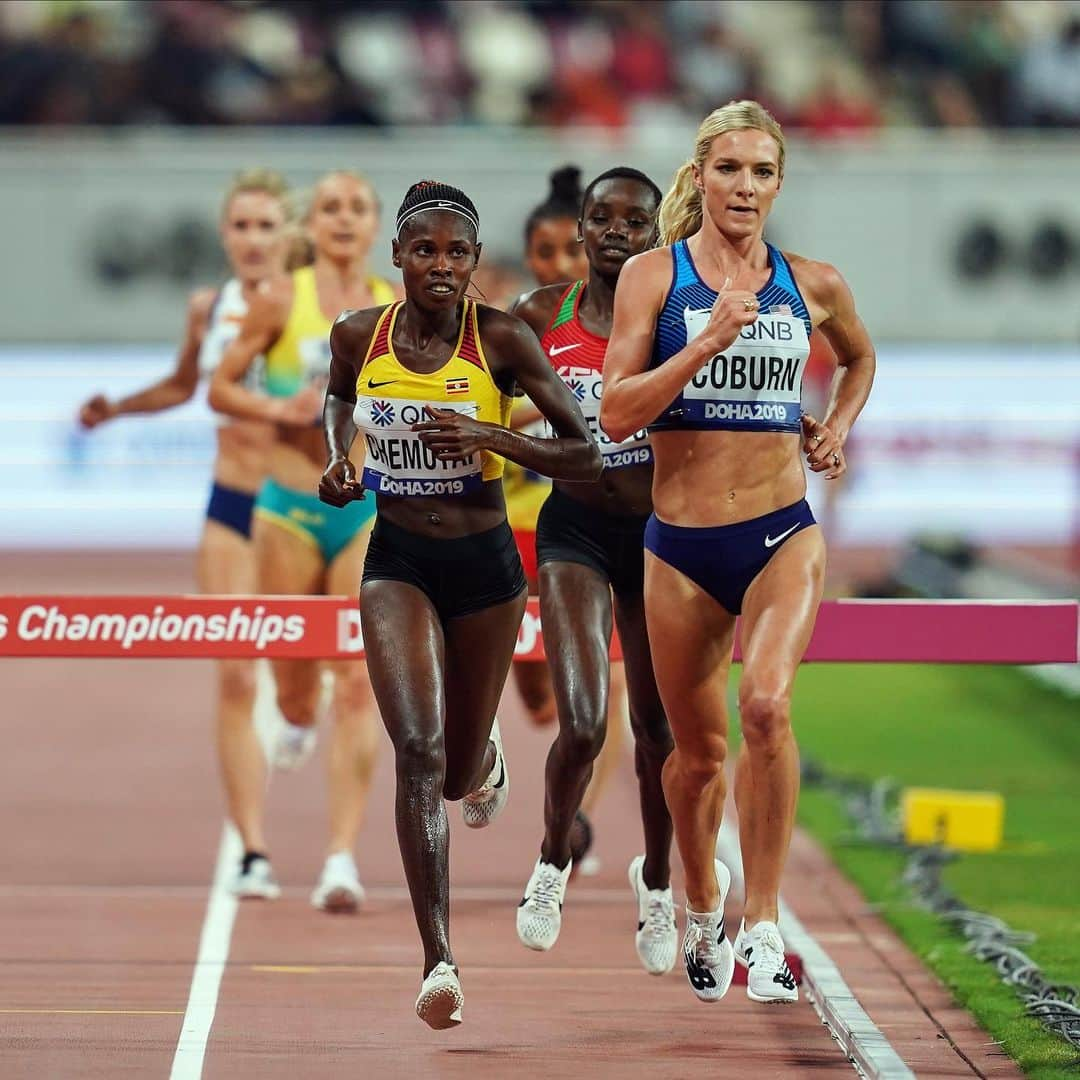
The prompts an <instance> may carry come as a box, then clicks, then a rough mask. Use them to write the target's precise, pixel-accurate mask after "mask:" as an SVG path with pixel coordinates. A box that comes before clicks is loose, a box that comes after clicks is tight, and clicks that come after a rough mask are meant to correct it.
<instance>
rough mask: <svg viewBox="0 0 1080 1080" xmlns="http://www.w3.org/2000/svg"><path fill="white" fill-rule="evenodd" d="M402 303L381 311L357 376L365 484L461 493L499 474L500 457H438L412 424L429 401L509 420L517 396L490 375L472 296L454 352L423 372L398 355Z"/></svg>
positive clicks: (407, 492)
mask: <svg viewBox="0 0 1080 1080" xmlns="http://www.w3.org/2000/svg"><path fill="white" fill-rule="evenodd" d="M401 308H402V304H401V303H400V302H399V303H396V304H392V305H391V306H390V307H388V308H387V309H386V311H384V312H383V314H382V315H381V316H380V317H379V321H378V322H377V323H376V325H375V332H374V333H373V334H372V338H371V344H370V345H369V346H368V351H367V354H366V356H365V357H364V363H363V365H362V366H361V368H360V372H359V374H358V375H357V379H356V408H355V410H354V412H353V420H354V422H355V423H356V427H357V429H358V430H359V431H360V432H361V433H362V434H363V437H364V442H365V444H366V451H367V454H366V457H365V459H364V473H363V484H364V487H366V488H369V489H370V490H372V491H376V492H379V493H381V494H385V495H402V496H417V495H428V496H429V495H436V496H447V495H448V496H457V495H464V494H466V493H467V492H469V491H474V490H476V489H477V488H479V486H480V485H481V484H482V483H483V482H484V481H487V480H496V479H498V478H499V477H501V476H502V474H503V465H504V461H503V458H501V457H500V456H499V455H498V454H493V453H492V452H491V451H489V450H481V451H479V453H476V454H474V455H473V456H472V457H471V458H469V459H468V460H466V461H444V460H441V459H439V458H436V457H435V455H434V454H433V453H432V451H431V450H429V449H428V448H427V447H426V446H425V445H424V444H423V442H421V440H420V436H419V433H418V432H415V431H413V430H412V425H413V424H418V423H423V422H424V421H425V420H429V419H430V417H429V416H428V415H427V413H426V412H425V411H424V407H425V406H432V407H435V408H439V409H453V410H455V411H456V412H460V413H464V414H465V415H467V416H471V417H473V418H474V419H476V420H479V421H481V422H483V423H492V424H500V425H502V426H503V427H505V426H506V425H507V421H508V420H509V418H510V406H511V404H512V400H513V399H512V398H510V397H509V396H507V395H506V394H504V393H503V392H502V391H501V390H500V389H499V387H498V386H497V385H496V384H495V380H494V378H493V377H492V374H491V369H490V368H489V367H488V363H487V359H486V358H485V356H484V349H483V346H482V345H481V343H480V333H479V330H478V328H477V323H476V305H475V304H474V303H473V302H472V301H471V300H465V301H464V310H463V311H462V314H461V329H460V330H459V332H458V339H457V342H456V344H455V345H454V350H453V352H452V353H451V354H450V359H449V360H447V362H446V363H445V364H443V365H442V367H440V368H439V369H438V371H434V372H431V373H430V374H426V375H423V374H420V373H419V372H415V371H410V370H409V369H408V368H406V367H404V366H403V365H402V364H401V362H400V361H399V360H398V358H397V357H396V356H395V355H394V345H393V337H394V324H395V322H396V321H397V317H398V314H399V312H400V311H401Z"/></svg>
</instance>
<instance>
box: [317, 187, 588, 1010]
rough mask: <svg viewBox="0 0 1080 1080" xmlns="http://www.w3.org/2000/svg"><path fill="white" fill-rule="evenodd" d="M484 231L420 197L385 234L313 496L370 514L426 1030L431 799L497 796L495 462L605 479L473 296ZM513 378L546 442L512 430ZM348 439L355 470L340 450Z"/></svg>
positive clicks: (435, 810)
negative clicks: (384, 303) (384, 302)
mask: <svg viewBox="0 0 1080 1080" xmlns="http://www.w3.org/2000/svg"><path fill="white" fill-rule="evenodd" d="M478 229H479V223H478V219H477V214H476V208H475V207H474V206H473V204H472V202H471V201H470V200H469V198H468V196H467V195H465V194H464V192H462V191H460V190H458V189H457V188H453V187H450V186H449V185H446V184H439V183H435V182H434V181H422V182H421V183H419V184H415V185H413V187H412V188H411V189H410V190H409V192H408V194H407V195H406V196H405V201H404V202H403V203H402V206H401V209H400V210H399V211H398V229H397V239H396V240H395V241H394V263H395V265H396V266H400V267H401V271H402V277H403V279H404V283H405V301H404V302H403V303H402V304H399V305H395V307H394V308H393V309H391V311H390V312H386V311H384V310H379V309H370V310H368V311H354V312H349V313H347V314H346V315H344V316H342V318H340V319H339V320H338V322H337V323H336V324H335V326H334V331H333V333H332V334H331V336H330V346H331V353H332V359H331V363H330V385H329V387H328V390H327V395H326V409H325V412H324V414H323V416H324V428H325V433H326V438H327V445H328V446H329V448H330V462H329V464H328V465H327V468H326V472H325V473H324V474H323V479H322V482H321V484H320V487H319V491H320V495H321V497H322V498H324V499H326V501H328V502H330V503H331V504H332V505H335V506H343V505H345V504H347V503H348V502H349V501H351V500H353V499H357V498H361V499H365V501H370V500H375V501H377V503H378V507H379V513H378V516H377V518H376V520H375V528H374V531H373V534H372V538H371V544H370V546H369V547H368V553H367V558H366V560H365V565H364V581H363V586H362V588H361V600H360V618H361V621H362V626H363V631H364V645H365V648H366V650H367V658H368V668H369V670H370V673H371V684H372V686H373V687H374V689H375V696H376V699H377V700H378V704H379V712H380V713H381V714H382V718H383V723H384V724H385V725H386V729H387V731H388V732H389V734H390V739H391V742H392V743H393V745H394V749H395V752H396V755H397V761H396V775H397V800H396V815H397V835H398V842H399V844H400V846H401V852H402V861H403V863H404V866H405V876H406V878H407V880H408V883H409V891H410V893H411V895H412V900H413V911H414V913H415V915H416V922H417V926H418V929H419V931H420V937H421V940H422V942H423V947H424V967H423V975H424V979H423V983H422V985H421V989H420V996H419V998H418V999H417V1002H416V1012H417V1014H418V1015H419V1016H420V1018H421V1019H422V1020H424V1021H425V1023H427V1024H428V1025H430V1026H431V1027H434V1028H448V1027H452V1026H454V1025H455V1024H456V1023H459V1022H460V1020H461V1005H462V997H461V984H460V983H459V981H458V977H457V971H456V969H455V968H454V966H453V965H454V960H453V956H452V955H451V952H450V943H449V936H448V935H449V927H448V925H447V920H448V913H449V879H448V833H447V825H446V811H445V808H444V805H443V802H444V800H445V799H451V800H457V799H461V800H463V807H462V809H463V813H464V818H465V824H466V825H469V826H471V827H473V828H480V827H482V826H484V825H487V824H489V823H490V822H491V821H492V820H493V819H494V818H495V816H496V815H497V814H498V813H499V811H500V810H501V809H502V807H503V806H504V805H505V802H506V797H507V794H508V792H509V781H508V776H507V770H506V763H505V760H504V759H503V756H502V751H501V743H500V741H499V733H498V728H497V726H496V725H495V723H494V716H495V708H496V706H497V705H498V702H499V697H500V694H501V693H502V688H503V684H504V683H505V682H506V676H507V672H508V670H509V667H510V661H511V659H512V658H513V655H514V646H515V644H516V642H517V635H518V630H519V629H520V626H521V617H522V615H523V614H524V611H525V599H526V585H525V578H524V575H523V574H522V570H521V558H520V556H519V555H518V552H517V548H516V547H515V545H514V537H513V533H511V531H510V526H509V525H508V524H507V523H506V506H505V503H504V501H503V492H502V480H501V475H500V474H501V472H502V462H501V460H500V459H501V458H509V459H511V460H514V461H516V462H517V463H518V464H520V465H523V466H525V467H526V468H530V469H533V470H535V471H536V472H540V473H547V474H554V475H557V476H561V477H563V478H565V479H568V480H589V479H593V478H594V477H596V476H597V475H599V470H600V458H599V452H598V451H597V448H596V445H595V443H594V442H593V440H592V438H591V437H590V435H589V429H588V426H587V425H586V424H585V421H584V419H583V417H582V415H581V412H580V410H579V409H578V407H577V405H576V404H575V401H574V397H573V395H572V394H571V393H570V392H569V390H567V388H566V385H565V384H564V383H563V382H562V380H561V379H559V378H558V376H556V375H555V372H554V369H553V368H552V367H551V364H550V363H549V362H548V361H547V359H546V358H545V356H544V354H543V353H542V352H541V351H540V346H539V343H538V342H537V340H536V336H535V335H534V334H533V333H532V331H530V330H529V328H528V327H527V326H526V325H525V324H524V323H523V322H521V320H519V319H516V318H514V317H513V316H511V315H507V314H505V313H504V312H501V311H498V310H497V309H495V308H491V307H487V306H484V305H479V304H474V303H472V302H471V301H469V300H466V299H465V290H466V289H467V288H468V285H469V280H470V278H471V275H472V271H473V267H474V266H475V265H476V260H477V257H478V256H479V254H480V243H479V241H478V239H477V232H478ZM519 385H520V386H521V388H522V389H523V390H524V391H525V392H526V393H527V394H528V395H529V397H530V398H531V399H532V400H533V401H534V402H535V403H536V405H537V406H538V407H539V408H540V409H541V411H542V412H543V414H544V416H545V417H546V419H547V420H548V422H549V423H550V424H551V427H552V430H553V431H554V432H555V433H556V434H555V436H554V437H552V438H533V437H530V436H528V435H523V434H521V433H519V432H516V431H511V430H509V429H508V428H507V427H506V426H505V422H506V420H507V414H508V406H509V399H510V396H511V395H512V394H513V392H514V390H515V388H516V387H517V386H519ZM414 419H415V420H416V421H418V423H413V422H412V421H413V420H414ZM359 432H362V445H363V444H366V459H365V463H364V468H363V472H362V474H360V473H358V471H357V468H356V466H354V465H353V463H352V462H351V461H350V460H349V456H348V455H349V451H350V447H351V446H352V444H353V441H354V440H355V439H356V436H357V434H358V433H359ZM365 484H369V485H371V487H372V488H373V489H374V491H375V494H374V495H373V494H371V493H370V492H369V493H367V494H366V495H365V493H364V485H365Z"/></svg>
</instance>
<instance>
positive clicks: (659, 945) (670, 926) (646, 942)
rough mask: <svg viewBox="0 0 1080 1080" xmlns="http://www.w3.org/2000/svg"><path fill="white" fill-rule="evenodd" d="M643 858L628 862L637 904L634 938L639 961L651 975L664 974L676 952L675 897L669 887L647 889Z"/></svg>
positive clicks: (667, 970)
mask: <svg viewBox="0 0 1080 1080" xmlns="http://www.w3.org/2000/svg"><path fill="white" fill-rule="evenodd" d="M644 866H645V856H644V855H638V856H637V858H636V859H633V860H632V861H631V863H630V871H629V877H630V888H631V889H633V890H634V898H635V899H636V900H637V905H638V928H637V934H636V935H635V937H634V945H635V947H636V948H637V954H638V959H639V960H640V961H641V966H642V967H643V968H644V969H645V970H646V971H647V972H648V973H649V974H650V975H666V974H667V973H668V972H669V971H670V970H671V969H672V968H673V967H674V966H675V957H676V956H677V955H678V952H679V932H678V930H677V929H676V928H675V898H674V897H673V896H672V893H671V886H670V885H669V886H668V887H667V888H666V889H650V888H649V887H648V886H647V885H646V884H645V879H644V877H643V876H642V870H643V868H644Z"/></svg>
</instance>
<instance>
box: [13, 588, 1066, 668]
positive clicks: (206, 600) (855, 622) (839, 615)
mask: <svg viewBox="0 0 1080 1080" xmlns="http://www.w3.org/2000/svg"><path fill="white" fill-rule="evenodd" d="M1077 613H1078V605H1077V602H1076V601H1075V600H1070V601H971V602H968V601H948V600H939V601H911V600H836V601H827V602H825V603H823V604H822V605H821V610H820V612H819V614H818V620H817V626H816V628H815V631H814V636H813V639H812V640H811V642H810V647H809V649H808V650H807V655H806V659H807V660H817V661H867V662H917V663H977V664H1040V663H1075V662H1076V660H1077V622H1078V620H1077ZM363 655H364V641H363V634H362V633H361V629H360V609H359V606H358V604H357V602H356V601H353V600H349V599H348V598H346V597H341V596H318V597H312V596H246V597H240V596H3V597H0V656H39V657H47V656H53V657H142V658H157V659H182V658H223V657H259V656H267V657H274V658H277V659H296V660H300V659H317V658H325V659H335V658H336V659H347V658H349V657H362V656H363ZM620 655H621V653H620V652H619V645H618V641H617V640H615V641H613V642H612V656H613V657H614V658H616V659H618V658H619V656H620ZM737 655H738V654H736V657H737ZM543 656H544V647H543V639H542V637H541V633H540V614H539V604H538V601H537V600H536V599H535V598H530V600H529V606H528V609H527V611H526V613H525V617H524V618H523V619H522V623H521V629H520V630H519V631H518V641H517V648H516V651H515V659H516V660H539V659H542V658H543Z"/></svg>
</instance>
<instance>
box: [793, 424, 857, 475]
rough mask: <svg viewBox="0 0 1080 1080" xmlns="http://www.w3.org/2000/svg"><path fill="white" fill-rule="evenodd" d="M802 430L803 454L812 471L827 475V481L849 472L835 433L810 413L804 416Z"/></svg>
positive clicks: (841, 446) (842, 449) (841, 445)
mask: <svg viewBox="0 0 1080 1080" xmlns="http://www.w3.org/2000/svg"><path fill="white" fill-rule="evenodd" d="M802 430H803V453H804V454H805V455H806V462H807V464H808V465H809V466H810V469H811V471H812V472H816V473H819V472H823V473H825V479H826V480H835V479H836V478H837V477H838V476H843V475H844V473H846V472H847V462H846V461H845V460H844V447H843V444H842V443H841V442H840V440H839V439H838V438H837V437H836V435H835V434H834V433H833V431H832V430H830V429H829V428H827V427H826V426H825V425H824V424H823V423H821V422H820V421H819V420H815V419H814V418H813V417H812V416H811V415H810V414H809V413H803V414H802ZM826 470H827V471H826Z"/></svg>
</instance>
